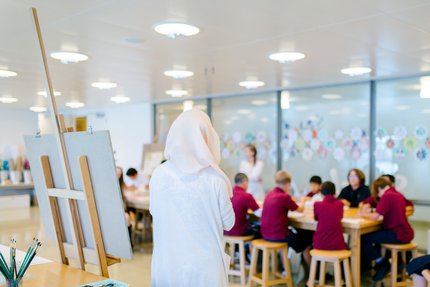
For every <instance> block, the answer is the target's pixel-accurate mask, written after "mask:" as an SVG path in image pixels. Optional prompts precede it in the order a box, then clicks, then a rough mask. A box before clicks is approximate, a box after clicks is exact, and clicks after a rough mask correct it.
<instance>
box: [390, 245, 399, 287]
mask: <svg viewBox="0 0 430 287" xmlns="http://www.w3.org/2000/svg"><path fill="white" fill-rule="evenodd" d="M397 255H398V254H397V250H392V251H391V286H396V283H397V264H399V262H398V258H397V257H398V256H397Z"/></svg>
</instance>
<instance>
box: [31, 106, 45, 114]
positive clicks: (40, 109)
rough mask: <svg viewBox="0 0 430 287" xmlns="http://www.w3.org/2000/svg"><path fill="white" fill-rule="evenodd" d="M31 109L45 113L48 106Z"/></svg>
mask: <svg viewBox="0 0 430 287" xmlns="http://www.w3.org/2000/svg"><path fill="white" fill-rule="evenodd" d="M30 111H32V112H35V113H43V112H46V108H45V107H31V108H30Z"/></svg>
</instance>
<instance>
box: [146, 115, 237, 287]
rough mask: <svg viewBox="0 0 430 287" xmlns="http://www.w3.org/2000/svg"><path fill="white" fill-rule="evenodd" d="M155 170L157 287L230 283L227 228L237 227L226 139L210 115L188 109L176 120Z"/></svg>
mask: <svg viewBox="0 0 430 287" xmlns="http://www.w3.org/2000/svg"><path fill="white" fill-rule="evenodd" d="M164 154H165V156H166V159H167V161H166V162H165V163H163V164H162V165H160V166H159V167H158V168H157V169H156V170H155V171H154V173H153V175H152V178H151V182H150V191H151V192H150V211H151V214H152V216H153V228H154V251H153V256H152V270H151V273H152V274H151V286H152V287H202V286H205V287H211V286H213V287H224V286H228V275H227V270H228V269H227V268H228V266H229V264H230V261H229V258H228V256H226V254H225V253H224V246H223V230H230V229H231V228H232V227H233V225H234V220H235V217H234V212H233V208H232V205H231V201H230V197H231V186H230V182H229V180H228V178H227V176H226V175H225V174H224V173H223V172H222V171H221V169H220V168H219V166H218V165H219V161H220V143H219V137H218V135H217V133H216V132H215V130H214V128H213V127H212V124H211V122H210V120H209V117H208V116H207V115H206V114H205V113H203V112H201V111H199V110H190V111H186V112H183V113H182V114H181V115H179V117H178V118H177V119H176V120H175V121H174V122H173V124H172V126H171V128H170V131H169V134H168V136H167V142H166V149H165V151H164Z"/></svg>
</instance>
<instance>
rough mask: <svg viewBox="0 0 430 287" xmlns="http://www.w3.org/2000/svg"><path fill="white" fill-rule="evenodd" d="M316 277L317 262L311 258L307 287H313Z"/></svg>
mask: <svg viewBox="0 0 430 287" xmlns="http://www.w3.org/2000/svg"><path fill="white" fill-rule="evenodd" d="M316 275H317V260H316V258H315V257H312V259H311V270H310V274H309V279H308V287H314V286H315V277H316Z"/></svg>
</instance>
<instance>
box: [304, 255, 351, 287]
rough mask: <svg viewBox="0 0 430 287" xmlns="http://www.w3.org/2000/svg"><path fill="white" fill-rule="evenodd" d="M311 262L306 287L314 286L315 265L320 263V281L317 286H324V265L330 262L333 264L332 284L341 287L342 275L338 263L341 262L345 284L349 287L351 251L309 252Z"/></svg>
mask: <svg viewBox="0 0 430 287" xmlns="http://www.w3.org/2000/svg"><path fill="white" fill-rule="evenodd" d="M311 256H312V262H311V271H310V274H309V281H308V286H309V287H313V286H315V277H316V272H317V263H318V261H320V263H321V266H320V278H319V279H320V281H319V284H318V285H319V286H325V263H326V262H331V263H333V264H334V284H335V286H336V287H341V286H342V274H341V268H340V263H341V262H343V269H344V273H345V283H346V286H347V287H351V286H352V283H351V269H350V268H349V258H350V257H351V251H349V250H333V251H331V250H318V249H313V250H311Z"/></svg>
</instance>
